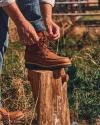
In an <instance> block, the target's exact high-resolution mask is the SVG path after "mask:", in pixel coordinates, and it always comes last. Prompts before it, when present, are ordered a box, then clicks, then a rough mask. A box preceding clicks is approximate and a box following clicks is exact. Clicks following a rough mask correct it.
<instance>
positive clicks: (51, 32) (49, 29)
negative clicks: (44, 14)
mask: <svg viewBox="0 0 100 125" xmlns="http://www.w3.org/2000/svg"><path fill="white" fill-rule="evenodd" d="M48 33H49V35H50V36H52V35H53V31H52V27H51V26H48Z"/></svg>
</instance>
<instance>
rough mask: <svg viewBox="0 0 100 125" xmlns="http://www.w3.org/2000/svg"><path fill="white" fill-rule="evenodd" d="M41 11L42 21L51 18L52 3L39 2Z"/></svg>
mask: <svg viewBox="0 0 100 125" xmlns="http://www.w3.org/2000/svg"><path fill="white" fill-rule="evenodd" d="M41 11H42V15H43V19H44V21H45V22H46V21H48V20H52V5H51V4H48V3H42V4H41Z"/></svg>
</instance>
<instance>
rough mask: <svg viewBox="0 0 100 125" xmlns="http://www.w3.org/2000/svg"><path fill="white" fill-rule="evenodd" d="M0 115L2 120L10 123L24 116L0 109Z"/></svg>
mask: <svg viewBox="0 0 100 125" xmlns="http://www.w3.org/2000/svg"><path fill="white" fill-rule="evenodd" d="M0 114H1V115H2V118H3V119H5V120H10V121H17V120H21V119H22V118H23V117H24V114H23V113H22V112H21V111H15V112H8V111H7V110H6V109H4V108H0Z"/></svg>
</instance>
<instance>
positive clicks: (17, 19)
mask: <svg viewBox="0 0 100 125" xmlns="http://www.w3.org/2000/svg"><path fill="white" fill-rule="evenodd" d="M3 9H4V11H5V12H6V13H7V14H8V16H10V17H11V18H12V20H13V21H14V23H15V24H16V25H20V24H21V23H23V21H24V20H25V18H24V16H23V15H22V13H21V12H20V10H19V8H18V6H17V5H16V3H15V2H14V3H12V4H9V5H7V6H4V7H3Z"/></svg>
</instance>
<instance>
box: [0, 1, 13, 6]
mask: <svg viewBox="0 0 100 125" xmlns="http://www.w3.org/2000/svg"><path fill="white" fill-rule="evenodd" d="M13 2H15V0H0V7H3V6H7V5H9V4H11V3H13Z"/></svg>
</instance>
